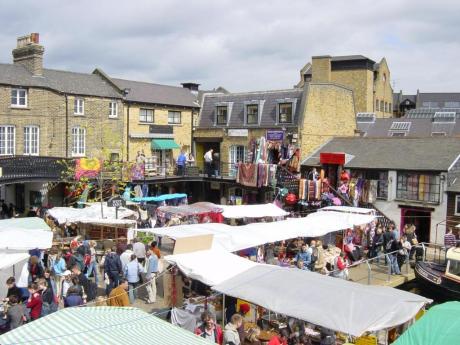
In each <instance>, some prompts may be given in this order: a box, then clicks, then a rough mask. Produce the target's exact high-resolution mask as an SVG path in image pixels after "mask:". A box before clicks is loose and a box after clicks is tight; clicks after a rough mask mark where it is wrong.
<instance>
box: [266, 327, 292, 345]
mask: <svg viewBox="0 0 460 345" xmlns="http://www.w3.org/2000/svg"><path fill="white" fill-rule="evenodd" d="M288 338H289V335H288V332H287V331H286V330H285V329H282V330H281V331H280V334H278V335H275V336H273V337H272V338H271V339H270V341H269V342H268V345H287V341H288Z"/></svg>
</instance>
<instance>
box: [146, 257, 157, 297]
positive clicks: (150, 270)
mask: <svg viewBox="0 0 460 345" xmlns="http://www.w3.org/2000/svg"><path fill="white" fill-rule="evenodd" d="M157 274H158V258H157V256H156V255H155V254H154V253H153V252H152V251H151V250H149V251H147V259H146V261H145V280H146V283H147V285H146V289H147V295H148V297H147V303H155V302H156V300H157V285H156V277H157Z"/></svg>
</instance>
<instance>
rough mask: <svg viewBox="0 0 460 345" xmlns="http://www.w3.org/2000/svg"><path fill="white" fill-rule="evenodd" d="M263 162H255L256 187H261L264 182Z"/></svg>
mask: <svg viewBox="0 0 460 345" xmlns="http://www.w3.org/2000/svg"><path fill="white" fill-rule="evenodd" d="M265 177H266V170H265V164H257V187H259V188H260V187H263V186H264V183H265Z"/></svg>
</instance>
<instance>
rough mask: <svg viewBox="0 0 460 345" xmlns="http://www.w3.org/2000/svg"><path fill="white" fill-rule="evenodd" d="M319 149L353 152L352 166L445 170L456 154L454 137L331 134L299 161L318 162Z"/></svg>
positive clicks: (457, 147) (349, 165)
mask: <svg viewBox="0 0 460 345" xmlns="http://www.w3.org/2000/svg"><path fill="white" fill-rule="evenodd" d="M321 152H344V153H347V154H350V155H352V156H354V157H353V158H352V159H351V160H350V161H349V162H348V163H347V164H346V165H345V167H347V168H353V169H381V170H414V171H447V169H448V168H449V167H450V166H451V164H452V163H453V162H454V161H455V160H456V159H457V157H458V156H459V154H460V140H458V139H457V138H423V139H420V138H417V139H416V138H412V139H411V138H395V137H393V138H357V137H351V138H333V139H331V140H330V141H329V142H328V143H326V144H325V145H324V146H322V147H321V148H320V149H318V150H316V151H315V152H313V153H312V154H311V155H310V156H309V157H307V158H306V159H304V161H303V162H302V165H306V166H319V165H320V162H319V156H320V153H321Z"/></svg>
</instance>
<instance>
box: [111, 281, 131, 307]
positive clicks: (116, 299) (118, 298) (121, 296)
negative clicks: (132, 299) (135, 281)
mask: <svg viewBox="0 0 460 345" xmlns="http://www.w3.org/2000/svg"><path fill="white" fill-rule="evenodd" d="M126 290H128V280H126V279H125V278H122V279H121V280H120V285H118V286H117V287H116V288H114V289H113V290H112V292H110V295H109V298H108V300H107V305H108V306H111V307H129V297H128V294H127V292H126Z"/></svg>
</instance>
